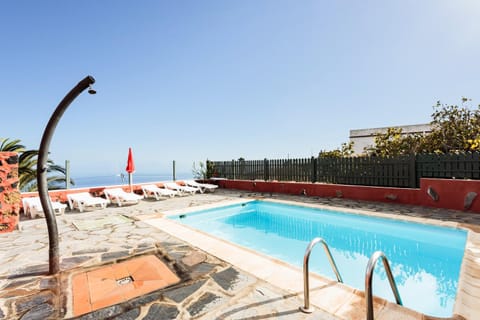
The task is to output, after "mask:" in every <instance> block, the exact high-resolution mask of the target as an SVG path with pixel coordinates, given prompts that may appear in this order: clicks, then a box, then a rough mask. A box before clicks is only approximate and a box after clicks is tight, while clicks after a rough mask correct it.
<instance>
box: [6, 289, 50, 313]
mask: <svg viewBox="0 0 480 320" xmlns="http://www.w3.org/2000/svg"><path fill="white" fill-rule="evenodd" d="M54 298H55V297H54V295H53V293H52V292H49V291H43V292H40V293H38V294H35V295H33V296H27V297H22V298H19V299H18V300H16V301H15V311H16V312H17V313H19V314H20V313H23V312H25V311H27V310H30V309H32V308H33V307H36V306H39V305H42V304H46V303H49V304H53V303H54V301H53V300H54Z"/></svg>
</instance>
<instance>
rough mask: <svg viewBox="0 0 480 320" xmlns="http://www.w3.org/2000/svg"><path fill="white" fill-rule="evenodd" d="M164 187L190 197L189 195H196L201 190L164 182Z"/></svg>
mask: <svg viewBox="0 0 480 320" xmlns="http://www.w3.org/2000/svg"><path fill="white" fill-rule="evenodd" d="M163 185H164V186H165V188H167V189H170V190H175V191H178V192H180V193H181V194H182V195H188V194H191V195H194V194H195V193H196V192H197V191H200V189H198V188H193V187H188V186H181V185H179V184H177V183H175V182H164V183H163Z"/></svg>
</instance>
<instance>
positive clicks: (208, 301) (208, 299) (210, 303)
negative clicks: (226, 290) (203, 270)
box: [187, 292, 225, 317]
mask: <svg viewBox="0 0 480 320" xmlns="http://www.w3.org/2000/svg"><path fill="white" fill-rule="evenodd" d="M224 300H225V298H224V297H221V296H218V295H216V294H214V293H211V292H206V293H204V294H203V295H202V296H201V297H200V298H198V299H197V301H195V302H194V303H192V304H191V305H190V306H189V307H188V308H187V311H188V312H189V313H190V315H191V316H192V317H196V316H198V315H200V314H204V313H206V312H208V311H209V310H212V309H214V308H215V307H217V306H219V305H221V304H222V303H223V301H224Z"/></svg>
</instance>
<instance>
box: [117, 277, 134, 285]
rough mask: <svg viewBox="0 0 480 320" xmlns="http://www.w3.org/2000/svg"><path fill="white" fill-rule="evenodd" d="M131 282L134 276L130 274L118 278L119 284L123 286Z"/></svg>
mask: <svg viewBox="0 0 480 320" xmlns="http://www.w3.org/2000/svg"><path fill="white" fill-rule="evenodd" d="M131 282H133V278H132V277H131V276H128V277H125V278H122V279H118V280H117V284H118V285H119V286H123V285H126V284H129V283H131Z"/></svg>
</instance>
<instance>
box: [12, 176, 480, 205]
mask: <svg viewBox="0 0 480 320" xmlns="http://www.w3.org/2000/svg"><path fill="white" fill-rule="evenodd" d="M211 182H213V183H216V184H218V185H219V186H220V187H222V188H226V189H237V190H248V191H252V192H264V193H269V192H273V193H284V194H292V195H301V194H304V193H306V195H307V196H317V197H341V198H345V199H352V200H365V201H378V202H387V203H400V204H409V205H418V206H427V207H435V208H445V209H454V210H461V211H468V212H475V213H480V180H451V179H421V181H420V189H409V188H387V187H370V186H353V185H341V184H323V183H302V182H280V181H279V182H265V181H250V180H215V181H211ZM156 184H157V185H158V186H160V187H162V184H161V183H160V182H159V183H156ZM111 187H123V189H124V190H125V191H127V192H128V191H129V187H128V186H110V187H98V188H84V189H70V190H56V191H50V196H51V198H52V200H54V201H61V202H67V193H74V192H85V191H86V192H90V193H91V194H92V195H95V196H102V195H103V190H104V189H106V188H111ZM429 187H431V188H432V189H433V190H434V191H435V192H436V193H437V194H438V200H437V201H434V200H433V199H432V198H431V197H430V196H429V195H428V193H427V190H428V188H429ZM133 190H134V192H135V193H138V194H141V193H142V189H141V185H134V186H133ZM469 192H476V193H477V194H478V196H477V197H476V198H475V199H474V200H473V202H472V205H471V207H470V208H468V209H465V208H464V201H465V196H466V195H467V193H469ZM32 196H38V194H37V193H36V192H31V193H24V194H22V197H32Z"/></svg>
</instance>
